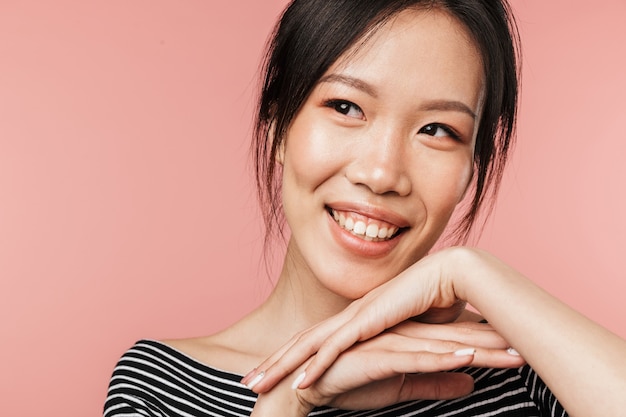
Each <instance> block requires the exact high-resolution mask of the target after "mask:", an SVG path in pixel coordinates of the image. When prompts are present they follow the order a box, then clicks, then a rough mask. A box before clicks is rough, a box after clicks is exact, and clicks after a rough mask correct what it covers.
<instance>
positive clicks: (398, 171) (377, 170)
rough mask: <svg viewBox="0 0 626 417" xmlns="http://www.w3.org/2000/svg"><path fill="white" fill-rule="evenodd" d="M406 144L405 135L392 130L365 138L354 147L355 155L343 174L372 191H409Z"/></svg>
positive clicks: (401, 192)
mask: <svg viewBox="0 0 626 417" xmlns="http://www.w3.org/2000/svg"><path fill="white" fill-rule="evenodd" d="M407 143H408V142H407V140H405V139H404V135H402V134H401V133H400V132H398V131H397V130H391V129H389V130H387V131H386V132H379V134H375V133H374V134H372V135H371V136H369V137H367V138H364V141H363V142H361V143H360V144H359V146H356V147H354V148H353V149H354V155H355V156H354V158H353V160H352V162H351V163H350V165H349V166H348V167H347V169H346V177H347V178H348V180H350V182H352V183H353V184H357V185H363V186H366V187H367V188H369V189H370V190H371V191H372V192H373V193H375V194H381V195H382V194H387V193H394V194H397V195H400V196H406V195H408V194H410V193H411V179H410V176H409V172H408V171H407V168H408V163H407V162H408V155H407V149H406V146H407Z"/></svg>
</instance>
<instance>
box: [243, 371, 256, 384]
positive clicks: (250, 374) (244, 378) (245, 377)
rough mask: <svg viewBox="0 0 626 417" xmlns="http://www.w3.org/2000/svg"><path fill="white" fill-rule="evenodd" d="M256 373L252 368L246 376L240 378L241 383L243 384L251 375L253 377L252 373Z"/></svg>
mask: <svg viewBox="0 0 626 417" xmlns="http://www.w3.org/2000/svg"><path fill="white" fill-rule="evenodd" d="M255 372H256V368H254V369H253V370H251V371H250V372H248V373H247V374H246V376H244V377H243V378H241V383H242V384H245V382H244V381H247V380H248V379H249V378H250V377H251V376H252V375H254V373H255Z"/></svg>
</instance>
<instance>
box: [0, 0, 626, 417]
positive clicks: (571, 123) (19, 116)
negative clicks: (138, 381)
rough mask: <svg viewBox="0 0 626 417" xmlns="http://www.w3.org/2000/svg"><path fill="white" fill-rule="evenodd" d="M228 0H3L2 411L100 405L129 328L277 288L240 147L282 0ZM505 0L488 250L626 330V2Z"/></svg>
mask: <svg viewBox="0 0 626 417" xmlns="http://www.w3.org/2000/svg"><path fill="white" fill-rule="evenodd" d="M219 3H220V5H219V6H217V5H216V4H217V2H216V1H201V0H195V1H191V0H189V1H185V2H174V1H170V2H165V1H161V0H134V1H127V0H106V1H105V0H99V1H91V2H85V1H81V0H57V1H55V2H45V1H40V2H37V1H34V0H22V1H13V0H0V297H1V300H0V335H1V337H2V343H1V344H0V353H1V358H2V371H1V372H0V403H1V409H2V414H3V415H7V416H13V417H20V416H40V415H61V414H63V415H66V416H88V415H99V414H100V413H101V408H102V403H103V400H104V397H105V395H106V386H107V382H108V378H109V376H110V373H111V370H112V368H113V366H114V364H115V362H116V360H117V358H118V357H119V355H120V354H121V353H122V352H123V351H124V350H125V349H126V348H128V347H129V346H130V345H131V344H132V343H133V342H134V341H135V340H136V339H138V338H144V337H148V338H166V337H167V338H171V337H183V336H191V335H202V334H207V333H210V332H213V331H215V330H217V329H219V328H221V327H223V326H225V325H227V324H228V323H231V322H232V321H233V320H235V319H236V318H238V317H240V316H241V315H242V314H244V313H245V312H247V311H248V310H250V309H251V308H253V307H254V306H255V305H256V304H258V303H259V302H260V301H261V300H262V299H263V297H264V295H265V294H266V293H267V291H268V290H269V289H270V288H271V282H270V280H269V278H267V276H266V275H265V274H264V272H263V271H264V270H263V266H262V265H263V264H262V262H261V260H260V242H261V232H260V227H259V221H258V216H257V214H256V209H255V197H254V192H253V189H252V188H251V186H250V184H251V180H250V178H251V177H250V175H249V172H250V170H249V165H247V149H248V139H249V135H250V130H251V123H250V120H251V111H252V107H253V106H252V97H253V95H254V93H255V91H256V90H255V73H256V69H257V65H258V61H259V58H260V54H261V52H260V51H261V49H262V46H263V44H264V40H265V37H266V34H267V33H268V32H269V30H270V28H271V26H272V24H273V21H274V19H275V17H276V16H277V14H278V13H279V10H280V9H281V8H282V6H283V5H284V3H285V1H284V0H272V1H268V0H264V1H263V2H259V1H257V0H245V1H243V0H242V1H238V2H219ZM261 3H262V5H261ZM513 4H514V7H515V9H516V10H517V12H518V19H519V24H520V26H521V31H522V36H523V40H524V45H525V50H524V55H525V62H524V89H523V91H524V94H523V102H522V104H523V107H522V110H521V114H520V127H519V143H518V145H517V148H516V151H515V156H514V158H513V160H512V163H511V165H510V168H509V171H508V174H507V177H506V180H505V183H504V185H503V189H502V193H501V199H500V200H499V203H498V206H497V208H496V212H495V214H494V216H493V218H492V220H491V221H490V223H489V225H488V227H487V229H486V230H485V232H484V235H483V238H482V240H481V241H480V242H479V246H482V247H485V248H488V249H490V250H492V251H493V252H495V253H496V254H497V255H499V256H500V257H502V258H504V259H505V260H507V261H508V262H509V263H511V264H512V265H514V266H515V267H517V268H518V269H520V270H521V271H523V272H524V273H526V274H528V275H529V276H531V277H532V278H533V279H534V280H536V281H537V282H538V283H540V284H541V285H542V286H544V287H545V288H547V289H548V290H549V291H551V292H552V293H554V294H556V295H557V296H559V297H560V298H562V299H563V300H565V301H566V302H568V303H569V304H571V305H572V306H574V307H575V308H577V309H579V310H580V311H582V312H584V313H585V314H587V315H588V316H590V317H591V318H593V319H594V320H596V321H598V322H599V323H601V324H603V325H604V326H606V327H608V328H609V329H612V330H613V331H614V332H616V333H618V334H619V335H621V336H622V337H626V323H625V319H624V317H625V313H626V308H625V307H624V304H623V298H624V296H623V294H624V292H625V291H626V280H625V279H624V278H625V276H626V273H625V272H624V270H625V268H626V256H625V255H624V253H623V252H624V247H625V246H624V243H623V239H624V236H626V219H625V217H624V214H625V213H626V193H625V186H624V180H625V179H626V162H625V159H624V156H625V155H626V133H625V131H626V129H625V128H626V126H625V125H624V123H625V122H626V104H625V102H624V97H626V77H625V76H624V74H626V68H625V66H626V47H625V43H626V25H624V16H626V4H625V3H624V2H623V0H601V1H599V2H595V3H594V4H593V7H591V6H590V3H589V2H587V1H582V0H576V1H569V0H568V1H565V0H559V1H555V0H551V1H549V2H547V1H526V0H516V1H513ZM259 271H260V272H259ZM563 343H567V341H563ZM581 360H584V358H581Z"/></svg>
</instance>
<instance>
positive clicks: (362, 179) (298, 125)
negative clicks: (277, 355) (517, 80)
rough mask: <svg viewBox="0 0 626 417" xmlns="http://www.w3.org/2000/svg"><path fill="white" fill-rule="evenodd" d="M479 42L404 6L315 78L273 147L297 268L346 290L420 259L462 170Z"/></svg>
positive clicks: (353, 294) (475, 112)
mask: <svg viewBox="0 0 626 417" xmlns="http://www.w3.org/2000/svg"><path fill="white" fill-rule="evenodd" d="M482 93H483V70H482V64H481V60H480V55H479V52H478V49H477V48H476V47H475V45H474V44H473V42H472V41H471V40H470V37H469V35H468V33H467V31H466V29H465V28H464V26H462V25H461V24H460V23H459V22H457V21H456V20H455V19H453V18H451V17H450V16H449V15H447V14H445V13H443V12H441V11H437V10H431V11H417V10H406V11H404V12H402V13H400V14H399V15H398V16H397V17H396V18H394V19H392V20H391V21H389V22H388V23H386V24H385V25H384V26H383V27H382V28H380V29H379V30H378V31H377V32H376V33H375V35H374V36H373V37H372V38H370V39H369V40H367V41H366V42H365V43H364V44H362V45H361V47H360V48H357V49H355V50H354V51H348V53H347V54H345V55H344V56H343V57H342V58H340V59H339V60H338V61H337V62H336V63H335V64H334V65H333V66H332V67H330V69H329V70H328V72H327V73H326V74H325V75H324V76H323V77H322V78H321V79H320V81H319V83H318V84H317V85H316V87H315V88H314V89H313V90H312V92H311V94H310V96H309V97H308V99H307V100H306V102H305V103H304V104H303V107H302V109H301V110H300V111H299V113H298V115H297V116H296V117H295V119H294V121H293V123H292V125H291V127H290V129H289V131H288V134H287V137H286V140H285V146H284V148H283V149H282V151H281V161H282V164H283V203H284V210H285V215H286V218H287V222H288V224H289V226H290V229H291V232H292V235H291V241H290V244H289V249H288V250H289V252H290V259H291V262H294V263H295V265H296V267H297V269H298V272H299V274H301V273H302V272H305V271H306V272H309V275H308V276H310V277H313V278H314V279H315V281H316V282H318V283H320V284H321V285H322V286H323V287H324V288H326V289H329V290H330V291H332V292H334V293H335V294H337V295H340V296H342V297H345V298H348V299H355V298H358V297H361V296H362V295H364V294H365V293H367V292H368V291H370V290H371V289H373V288H374V287H376V286H378V285H380V284H382V283H383V282H385V281H387V280H389V279H391V278H393V277H394V276H395V275H397V274H398V273H400V272H401V271H402V270H404V269H405V268H407V267H408V266H409V265H411V264H413V263H414V262H416V261H417V260H419V259H420V258H421V257H423V256H424V255H425V254H426V253H427V252H428V250H429V249H430V248H431V247H432V245H433V244H434V243H435V241H436V240H437V238H438V237H439V236H440V234H441V233H442V231H443V229H444V227H445V226H446V224H447V222H448V220H449V219H450V216H451V214H452V212H453V210H454V208H455V206H456V205H457V203H458V202H459V201H460V200H461V199H462V197H463V194H464V192H465V190H466V188H467V186H468V183H469V182H470V179H471V176H472V159H473V150H474V144H475V136H476V130H477V127H478V126H477V124H478V122H477V121H478V120H479V119H480V113H481V108H482Z"/></svg>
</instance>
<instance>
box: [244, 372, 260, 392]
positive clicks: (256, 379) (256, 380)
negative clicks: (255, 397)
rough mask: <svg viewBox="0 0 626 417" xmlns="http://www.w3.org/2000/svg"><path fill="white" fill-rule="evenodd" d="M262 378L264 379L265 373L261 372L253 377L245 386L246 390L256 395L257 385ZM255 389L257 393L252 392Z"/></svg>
mask: <svg viewBox="0 0 626 417" xmlns="http://www.w3.org/2000/svg"><path fill="white" fill-rule="evenodd" d="M263 378H265V372H264V371H261V372H259V373H258V374H257V375H256V376H255V377H253V378H252V379H251V380H250V382H248V383H247V384H245V385H246V386H247V387H248V389H250V390H252V391H254V392H257V393H258V387H257V385H258V384H259V383H260V382H261V380H263ZM255 387H257V391H255V390H254V388H255Z"/></svg>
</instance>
